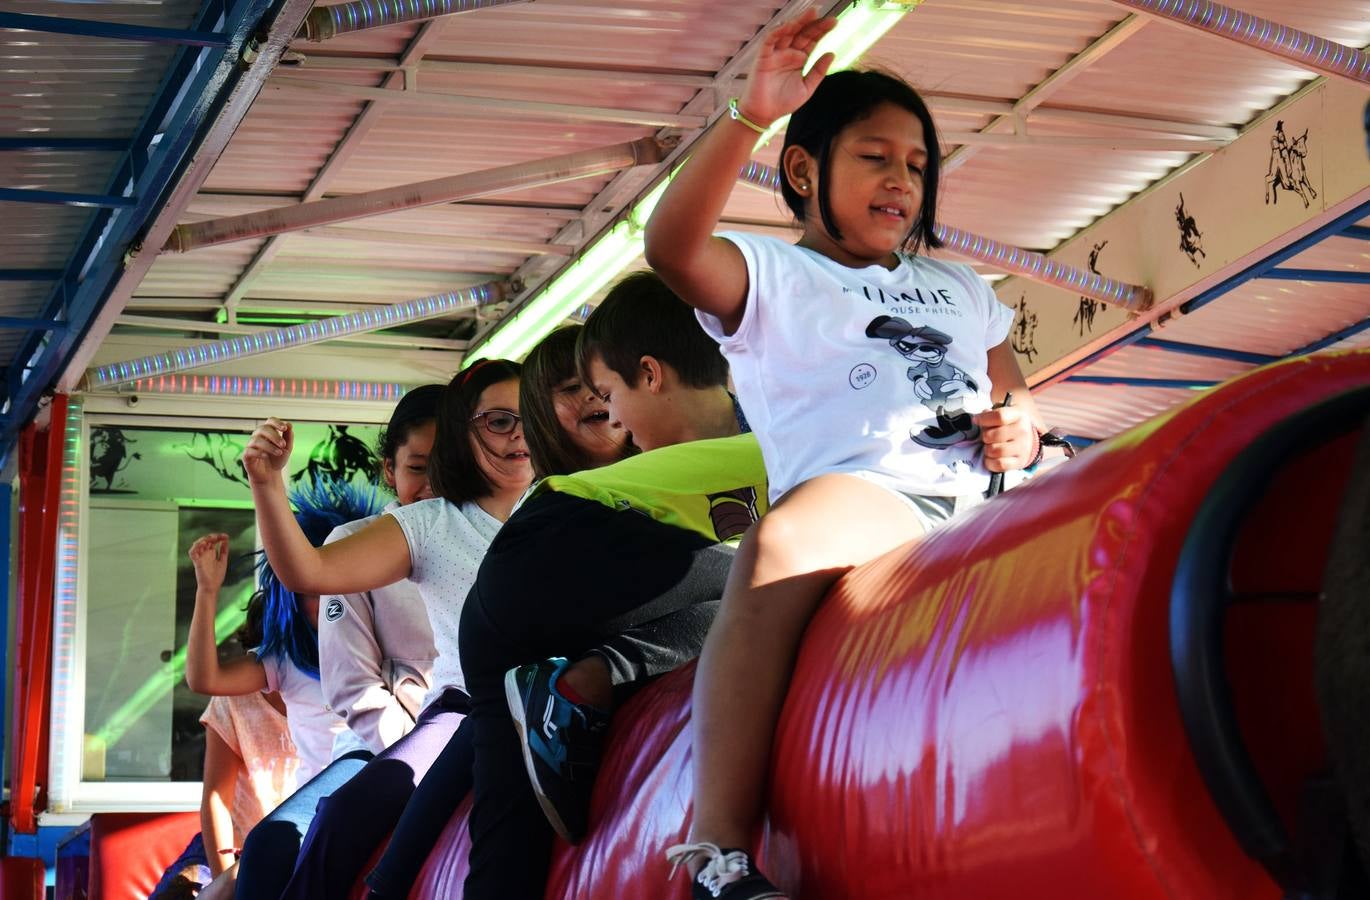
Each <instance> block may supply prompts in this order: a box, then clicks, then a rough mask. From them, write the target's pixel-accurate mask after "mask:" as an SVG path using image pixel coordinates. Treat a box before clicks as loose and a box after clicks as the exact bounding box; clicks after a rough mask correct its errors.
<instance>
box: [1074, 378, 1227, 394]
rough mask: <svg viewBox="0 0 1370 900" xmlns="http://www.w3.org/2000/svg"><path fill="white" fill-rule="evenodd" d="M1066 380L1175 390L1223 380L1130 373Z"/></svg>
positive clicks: (1208, 386) (1212, 385)
mask: <svg viewBox="0 0 1370 900" xmlns="http://www.w3.org/2000/svg"><path fill="white" fill-rule="evenodd" d="M1066 381H1068V382H1070V383H1071V384H1095V385H1101V386H1109V387H1139V388H1171V389H1175V390H1186V391H1194V390H1202V389H1204V388H1211V387H1215V386H1217V385H1219V384H1222V382H1221V381H1201V380H1196V379H1192V378H1133V377H1131V376H1128V375H1116V376H1115V375H1071V376H1070V377H1069V378H1067V379H1066Z"/></svg>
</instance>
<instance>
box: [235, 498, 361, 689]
mask: <svg viewBox="0 0 1370 900" xmlns="http://www.w3.org/2000/svg"><path fill="white" fill-rule="evenodd" d="M290 502H291V505H292V506H294V507H295V510H296V512H295V521H296V522H298V523H300V528H301V530H303V531H304V535H305V537H307V538H308V539H309V543H311V544H313V545H314V546H315V547H321V546H323V542H324V539H325V538H327V537H328V535H329V533H330V532H332V531H333V529H334V528H337V527H338V526H339V525H344V524H346V523H348V522H352V521H355V520H357V519H364V518H366V517H367V516H373V515H375V514H376V513H378V512H380V511H381V509H382V508H383V503H382V501H381V498H380V494H379V492H378V490H377V488H376V486H375V485H372V484H368V485H362V486H358V485H355V484H352V483H350V482H341V481H334V480H332V479H330V478H325V477H320V478H318V479H317V480H314V481H313V482H311V483H309V484H304V485H301V486H300V487H298V488H296V489H295V490H293V491H291V493H290ZM257 589H258V591H259V592H260V593H261V595H262V598H263V600H264V601H265V610H264V611H263V615H262V645H261V647H259V648H258V649H257V657H258V658H259V659H260V658H265V657H268V656H270V657H277V658H279V657H281V656H285V657H288V658H289V659H290V661H291V663H293V664H294V665H295V668H297V669H299V670H300V671H301V672H304V673H305V674H306V675H308V676H309V677H311V678H315V679H317V678H318V677H319V636H318V632H316V631H315V630H314V627H313V626H312V625H310V624H309V618H308V617H307V616H305V615H304V613H303V612H302V611H301V610H300V608H299V599H298V598H297V597H296V595H295V592H294V591H291V590H287V589H286V587H285V585H283V584H281V582H280V579H278V578H277V577H276V573H275V572H273V571H272V570H271V564H270V563H269V562H267V559H266V554H262V557H261V560H260V561H259V562H258V564H257Z"/></svg>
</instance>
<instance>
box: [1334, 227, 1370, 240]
mask: <svg viewBox="0 0 1370 900" xmlns="http://www.w3.org/2000/svg"><path fill="white" fill-rule="evenodd" d="M1339 237H1344V238H1355V239H1356V240H1358V241H1370V228H1366V227H1365V226H1364V225H1351V226H1349V227H1348V228H1345V229H1344V230H1343V231H1342V233H1341V234H1340V235H1339Z"/></svg>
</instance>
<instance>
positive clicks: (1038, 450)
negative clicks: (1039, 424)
mask: <svg viewBox="0 0 1370 900" xmlns="http://www.w3.org/2000/svg"><path fill="white" fill-rule="evenodd" d="M1041 461H1042V434H1041V432H1039V431H1038V430H1037V429H1036V428H1034V429H1032V456H1031V458H1030V460H1029V462H1028V464H1027V465H1026V466H1024V467H1023V468H1025V469H1031V468H1032V467H1033V466H1035V465H1037V464H1038V463H1039V462H1041Z"/></svg>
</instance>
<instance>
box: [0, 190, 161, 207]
mask: <svg viewBox="0 0 1370 900" xmlns="http://www.w3.org/2000/svg"><path fill="white" fill-rule="evenodd" d="M0 200H8V201H10V202H11V203H44V204H47V205H49V206H77V207H83V208H94V209H128V208H130V207H132V206H134V205H135V204H136V203H137V202H138V198H137V197H123V196H119V195H116V194H77V193H73V192H71V191H38V190H32V189H30V188H0Z"/></svg>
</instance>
